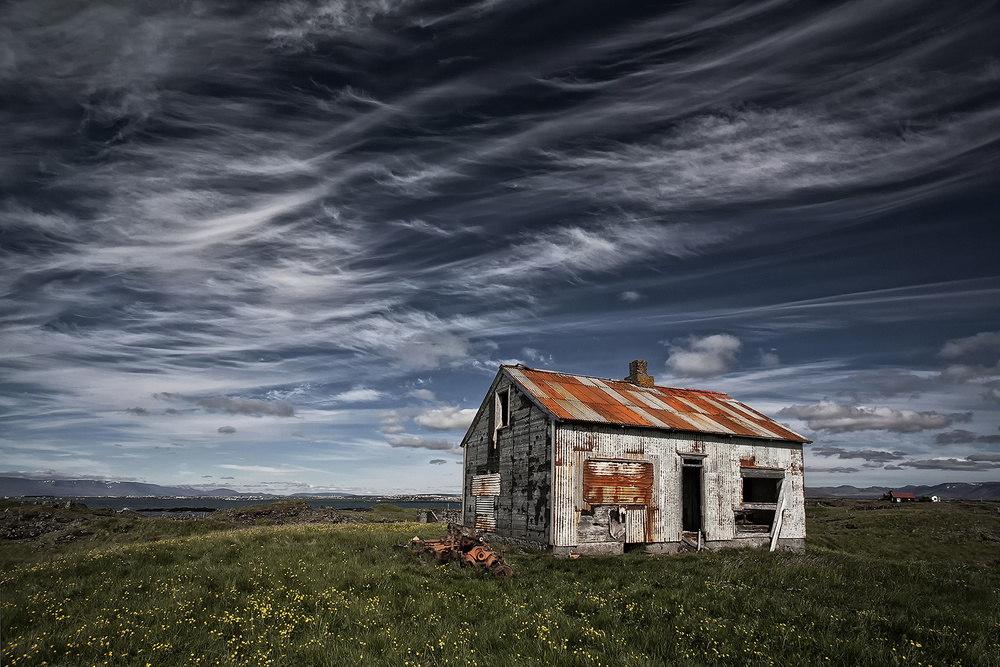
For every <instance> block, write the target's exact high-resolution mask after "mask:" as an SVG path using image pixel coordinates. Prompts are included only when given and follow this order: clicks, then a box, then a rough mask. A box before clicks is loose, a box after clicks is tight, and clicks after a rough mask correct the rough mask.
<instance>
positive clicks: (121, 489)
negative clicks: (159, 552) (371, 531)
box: [0, 476, 449, 500]
mask: <svg viewBox="0 0 1000 667" xmlns="http://www.w3.org/2000/svg"><path fill="white" fill-rule="evenodd" d="M34 496H50V497H54V498H250V499H253V498H330V497H337V498H370V497H373V496H363V495H360V494H356V493H342V492H336V493H295V494H291V495H288V496H285V495H277V494H273V493H260V492H254V493H243V492H240V491H236V490H234V489H227V488H225V487H218V488H207V487H202V486H199V487H194V486H160V485H159V484H144V483H142V482H106V481H103V480H99V479H29V478H27V477H9V476H8V477H3V476H0V498H3V497H7V498H29V497H34ZM448 496H449V494H428V493H425V494H408V495H406V496H405V497H406V498H408V499H412V500H423V499H425V498H427V499H435V500H436V499H439V498H444V497H448ZM380 497H381V496H380ZM388 497H392V498H396V497H400V498H402V497H404V496H400V495H399V494H392V495H391V496H388Z"/></svg>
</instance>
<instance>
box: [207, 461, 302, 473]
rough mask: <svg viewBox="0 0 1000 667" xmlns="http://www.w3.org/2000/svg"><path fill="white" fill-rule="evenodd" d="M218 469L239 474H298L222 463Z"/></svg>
mask: <svg viewBox="0 0 1000 667" xmlns="http://www.w3.org/2000/svg"><path fill="white" fill-rule="evenodd" d="M219 467H220V468H225V469H227V470H239V471H240V472H263V473H268V474H270V475H290V474H291V473H293V472H300V471H298V470H286V469H284V468H273V467H271V466H241V465H235V464H232V463H223V464H220V465H219Z"/></svg>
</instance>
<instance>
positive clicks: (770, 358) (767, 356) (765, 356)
mask: <svg viewBox="0 0 1000 667" xmlns="http://www.w3.org/2000/svg"><path fill="white" fill-rule="evenodd" d="M757 360H758V361H760V365H761V366H766V367H767V368H774V367H775V366H780V365H781V358H780V357H779V356H778V351H777V350H760V351H759V352H758V355H757Z"/></svg>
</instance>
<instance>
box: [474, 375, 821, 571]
mask: <svg viewBox="0 0 1000 667" xmlns="http://www.w3.org/2000/svg"><path fill="white" fill-rule="evenodd" d="M629 370H630V373H629V377H627V378H625V379H624V380H603V379H598V378H593V377H586V376H581V375H571V374H568V373H556V372H552V371H544V370H538V369H534V368H529V367H527V366H523V365H520V364H518V365H513V366H507V365H504V366H501V367H500V370H499V372H498V373H497V375H496V378H495V379H494V380H493V384H492V385H491V386H490V390H489V392H488V393H487V394H486V398H485V400H484V401H483V403H482V405H481V406H480V408H479V410H478V412H477V413H476V416H475V418H474V419H473V422H472V425H471V426H470V427H469V430H468V432H467V433H466V434H465V438H464V439H463V440H462V448H463V450H464V459H465V460H464V466H465V475H464V481H463V494H462V495H463V504H462V514H463V522H464V523H465V524H466V525H468V526H475V527H476V528H478V529H480V530H484V531H487V532H492V533H495V534H496V535H499V536H501V537H511V538H518V539H523V540H530V541H533V542H536V543H540V544H542V545H548V546H551V547H552V548H553V551H554V553H555V554H556V555H567V554H570V553H580V554H616V553H622V552H624V551H625V550H626V549H630V548H637V547H641V548H644V549H645V550H646V551H648V552H651V553H671V552H674V551H678V550H681V549H688V548H697V549H701V548H707V549H718V548H722V547H742V546H770V548H771V549H783V550H794V551H800V550H802V549H804V548H805V536H806V525H805V495H804V486H803V472H802V446H803V445H804V444H805V443H808V442H810V441H809V440H807V439H806V438H804V437H802V436H801V435H799V434H798V433H795V432H793V431H791V430H789V429H787V428H785V427H784V426H781V425H780V424H778V423H777V422H775V421H773V420H771V419H769V418H768V417H766V416H764V415H762V414H761V413H759V412H757V411H756V410H753V409H751V408H749V407H747V406H746V405H743V404H742V403H740V402H738V401H736V400H734V399H733V398H731V397H729V396H728V395H726V394H724V393H720V392H715V391H701V390H696V389H675V388H672V387H658V386H656V385H655V384H654V383H653V378H652V377H651V376H649V375H648V374H647V373H646V362H645V361H641V360H638V361H634V362H632V363H631V365H630V368H629Z"/></svg>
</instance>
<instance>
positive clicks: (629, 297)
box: [618, 290, 643, 303]
mask: <svg viewBox="0 0 1000 667" xmlns="http://www.w3.org/2000/svg"><path fill="white" fill-rule="evenodd" d="M642 299H643V295H642V294H640V293H639V292H635V291H633V290H626V291H624V292H622V293H621V294H619V295H618V300H619V301H627V302H628V303H635V302H637V301H641V300H642Z"/></svg>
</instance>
